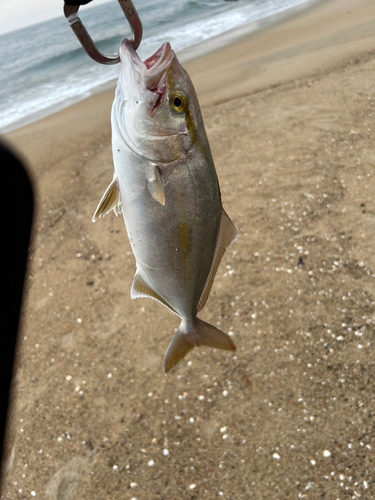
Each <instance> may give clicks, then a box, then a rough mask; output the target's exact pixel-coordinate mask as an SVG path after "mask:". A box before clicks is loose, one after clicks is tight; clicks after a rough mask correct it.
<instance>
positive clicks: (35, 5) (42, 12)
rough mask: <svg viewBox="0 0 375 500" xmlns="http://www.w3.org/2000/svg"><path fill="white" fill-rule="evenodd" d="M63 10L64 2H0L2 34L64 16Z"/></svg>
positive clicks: (15, 0) (0, 30)
mask: <svg viewBox="0 0 375 500" xmlns="http://www.w3.org/2000/svg"><path fill="white" fill-rule="evenodd" d="M108 1H109V0H93V2H91V3H90V4H89V5H84V6H82V7H80V9H89V8H90V7H91V6H92V5H99V4H101V3H106V2H108ZM112 1H115V0H112ZM63 9H64V0H0V34H2V33H6V32H7V31H13V30H17V29H19V28H24V27H25V26H29V25H30V24H36V23H40V22H41V21H46V20H47V19H51V18H53V17H59V16H63V15H64V14H63Z"/></svg>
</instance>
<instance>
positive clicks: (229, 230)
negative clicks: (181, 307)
mask: <svg viewBox="0 0 375 500" xmlns="http://www.w3.org/2000/svg"><path fill="white" fill-rule="evenodd" d="M237 238H238V233H237V230H236V228H235V227H234V224H233V222H232V221H231V220H230V218H229V216H228V214H227V213H226V212H225V210H224V209H223V211H222V213H221V220H220V228H219V235H218V238H217V243H216V248H215V253H214V258H213V260H212V264H211V268H210V272H209V273H208V277H207V280H206V284H205V285H204V288H203V291H202V294H201V297H200V299H199V302H198V306H197V307H198V311H200V310H201V309H203V307H204V306H205V304H206V302H207V299H208V296H209V295H210V291H211V288H212V283H213V282H214V278H215V274H216V271H217V268H218V267H219V264H220V261H221V258H222V257H223V255H224V252H225V250H226V249H227V248H228V247H229V246H230V245H231V244H232V243H233V242H234V241H236V239H237Z"/></svg>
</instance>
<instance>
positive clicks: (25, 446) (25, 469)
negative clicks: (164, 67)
mask: <svg viewBox="0 0 375 500" xmlns="http://www.w3.org/2000/svg"><path fill="white" fill-rule="evenodd" d="M374 19H375V2H374V1H373V0H332V1H327V2H323V3H321V4H319V5H317V6H315V7H313V8H311V9H309V10H308V11H305V12H300V13H298V14H296V15H295V16H293V17H292V18H289V19H287V20H286V21H283V22H282V23H280V24H278V25H276V26H273V27H271V28H268V29H265V30H263V31H259V32H256V33H252V34H250V35H248V36H247V37H245V38H243V39H241V40H240V41H238V42H236V43H235V44H233V45H231V46H229V47H227V48H224V49H221V50H220V51H217V52H215V53H212V54H210V55H208V56H205V57H202V58H199V59H196V60H194V61H191V62H189V63H188V64H186V67H187V69H188V71H189V72H190V74H191V77H192V79H193V81H194V83H195V85H196V88H197V92H198V95H199V98H200V102H201V105H202V110H203V114H204V118H205V123H206V128H207V132H208V135H209V139H210V142H211V146H212V151H213V155H214V158H215V161H216V166H217V172H218V176H219V179H220V183H221V187H222V197H223V203H224V206H225V208H226V210H227V211H228V213H229V214H230V216H231V217H232V219H233V221H234V222H235V224H236V226H237V228H238V231H239V234H240V239H239V240H238V241H237V242H236V243H235V244H234V245H233V246H232V247H231V248H230V249H229V251H228V252H227V253H226V255H225V256H224V258H223V262H222V264H221V266H220V268H219V271H218V274H217V278H216V280H215V284H214V287H213V289H212V292H211V295H210V298H209V300H208V303H207V305H206V307H205V309H204V311H202V315H201V316H202V318H204V319H206V320H208V321H210V322H213V323H214V324H218V325H219V326H220V328H222V329H223V330H224V331H230V332H233V333H232V335H233V339H234V341H235V342H236V344H237V352H236V354H235V355H233V353H226V352H223V351H212V350H210V349H202V348H201V349H195V350H194V351H192V352H191V353H190V354H189V355H188V357H187V358H186V359H185V360H184V361H183V362H181V363H180V364H179V365H178V367H177V368H176V369H175V370H174V371H172V372H171V373H170V374H169V375H168V376H167V377H165V376H164V375H163V372H162V360H163V356H164V353H165V350H166V348H167V346H168V343H169V341H170V339H171V337H172V335H173V331H174V328H175V327H176V326H177V323H178V321H177V319H176V318H175V317H174V315H172V314H171V313H170V312H169V311H167V310H166V309H165V308H163V307H162V306H161V305H160V304H158V303H156V302H153V301H150V300H144V301H132V300H130V296H129V295H130V287H131V283H132V279H133V276H134V268H135V265H134V258H133V256H132V254H131V251H130V246H129V243H128V240H127V236H126V231H125V227H124V224H123V221H122V220H121V219H120V218H119V219H117V218H116V217H114V216H108V217H107V218H105V219H104V220H101V221H99V222H98V223H96V224H92V223H91V216H92V214H93V212H94V210H95V208H96V205H97V202H98V200H99V199H100V197H101V195H102V193H103V192H104V190H105V188H106V187H107V185H108V183H109V182H110V180H111V177H112V168H113V167H112V160H111V146H110V120H109V117H110V105H111V101H112V98H113V91H110V92H106V93H104V94H101V95H98V96H95V97H93V98H90V99H88V100H86V101H84V102H81V103H79V104H76V105H74V106H72V107H70V108H68V109H65V110H63V111H61V112H59V113H57V114H55V115H53V116H50V117H48V118H45V119H43V120H41V121H39V122H37V123H35V124H33V125H30V126H28V127H24V128H23V129H20V130H17V131H15V132H13V133H11V134H9V136H8V139H9V140H10V141H11V143H12V144H13V145H15V146H16V147H17V148H18V150H19V151H20V152H21V153H22V154H23V155H24V157H25V159H26V161H27V163H28V165H29V168H30V172H31V174H32V176H33V178H34V182H35V189H36V198H37V210H36V218H35V224H34V234H33V244H32V251H31V253H30V262H29V272H28V275H27V297H26V300H25V304H24V314H23V327H22V331H21V332H20V343H19V352H18V362H17V369H16V373H15V385H14V406H13V412H12V418H11V425H10V430H9V442H8V462H7V467H8V474H7V476H6V479H5V483H4V492H3V496H2V498H4V499H5V498H6V499H7V500H13V499H29V498H30V497H31V498H33V497H35V498H37V499H45V500H92V499H95V500H117V499H119V500H126V499H129V500H130V499H137V500H143V499H150V500H153V499H194V498H195V499H200V498H204V499H216V498H226V499H256V500H262V499H264V500H271V499H272V500H274V499H280V500H286V499H299V498H306V499H309V500H312V499H320V498H326V499H329V500H336V499H340V500H344V499H349V498H363V499H366V500H367V499H372V498H375V455H374V453H375V427H374V416H375V398H374V389H375V382H374V381H375V364H374V354H373V350H374V345H375V331H374V323H375V317H374V301H375V280H374V277H375V274H374V273H375V253H374V247H375V200H374V192H375V177H374V166H375V152H374V131H375V83H374V82H375V60H374V57H375V21H374ZM8 216H9V214H8ZM166 450H167V451H166Z"/></svg>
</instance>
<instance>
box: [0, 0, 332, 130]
mask: <svg viewBox="0 0 375 500" xmlns="http://www.w3.org/2000/svg"><path fill="white" fill-rule="evenodd" d="M326 1H327V0H306V1H305V2H304V3H302V4H299V5H296V6H293V7H290V8H288V9H285V10H283V11H281V12H277V13H276V14H271V15H269V16H267V17H265V18H263V19H261V20H259V21H254V22H251V23H248V24H245V25H243V26H240V27H238V28H234V29H231V30H228V31H226V32H224V33H220V34H219V35H216V36H214V37H212V38H209V39H207V40H204V41H202V42H199V43H196V44H194V45H191V46H190V47H187V48H185V49H183V50H181V51H178V52H177V53H176V54H177V57H178V58H179V60H180V62H181V63H182V64H186V63H188V62H191V61H192V60H195V59H200V58H202V57H205V56H207V55H209V54H211V53H214V52H217V51H219V50H221V49H222V48H225V47H228V46H230V45H235V44H236V43H238V42H240V41H241V40H243V39H245V38H246V37H248V36H250V35H251V34H252V33H255V32H257V31H261V30H265V29H268V28H271V27H272V26H275V25H277V24H279V23H282V22H284V21H285V20H287V19H288V18H290V17H293V16H294V15H296V14H298V13H300V12H303V11H305V10H308V9H311V8H313V7H314V6H315V5H317V4H319V3H323V2H326ZM328 1H329V0H328ZM82 50H83V49H82ZM87 57H88V56H87ZM116 82H117V79H113V80H109V81H108V82H106V83H104V84H102V85H99V86H98V87H95V88H94V89H93V90H92V91H91V92H89V93H88V94H87V95H84V94H82V95H80V96H77V97H76V98H72V99H70V100H69V102H60V103H57V104H53V105H52V106H50V107H48V108H46V109H43V110H40V111H37V112H35V113H33V114H31V115H29V116H27V117H24V118H21V119H19V120H17V121H15V122H13V123H11V124H10V125H7V126H5V127H3V128H2V129H1V130H0V137H1V136H4V135H6V134H9V133H11V132H14V131H15V130H18V129H20V128H23V127H25V126H27V125H31V124H33V123H35V122H37V121H39V120H42V119H44V118H46V117H48V116H50V115H53V114H55V113H58V112H59V111H62V110H63V109H66V108H69V107H71V106H74V105H76V104H78V103H80V102H82V101H84V100H86V99H90V98H92V97H95V96H97V95H100V94H102V93H104V92H106V91H113V90H114V89H115V87H116Z"/></svg>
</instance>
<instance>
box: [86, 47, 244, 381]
mask: <svg viewBox="0 0 375 500" xmlns="http://www.w3.org/2000/svg"><path fill="white" fill-rule="evenodd" d="M120 58H121V70H120V77H119V80H118V84H117V89H116V96H115V100H114V103H113V107H112V118H111V120H112V151H113V161H114V166H115V172H114V177H113V180H112V182H111V184H110V185H109V187H108V188H107V190H106V192H105V194H104V195H103V198H102V199H101V201H100V203H99V205H98V208H97V209H96V212H95V214H94V216H93V221H94V222H95V221H96V220H97V219H98V218H100V217H103V216H104V215H106V214H107V213H109V212H110V211H111V210H113V211H114V212H115V214H116V215H119V214H120V213H122V214H123V216H124V219H125V224H126V228H127V232H128V236H129V240H130V244H131V246H132V250H133V253H134V256H135V259H136V267H137V270H136V274H135V278H134V282H133V286H132V289H131V298H132V299H138V298H141V297H150V298H152V299H155V300H157V301H159V302H161V303H162V304H163V305H164V306H166V307H167V308H169V309H170V310H171V311H172V312H174V313H175V314H177V315H178V316H179V317H180V318H181V324H180V326H179V328H178V330H177V332H176V334H175V336H174V337H173V339H172V341H171V343H170V345H169V347H168V349H167V352H166V354H165V358H164V372H165V373H167V372H168V371H169V370H171V369H172V368H173V367H174V366H175V365H176V364H177V363H178V362H179V361H180V360H181V359H183V358H184V357H185V356H186V354H187V353H188V352H189V351H190V350H191V349H193V348H194V347H195V346H201V345H205V346H210V347H214V348H218V349H226V350H235V349H236V347H235V345H234V343H233V341H232V340H231V338H230V337H229V336H228V335H227V334H225V333H223V332H222V331H220V330H219V329H217V328H215V327H214V326H212V325H210V324H208V323H206V322H204V321H202V320H201V319H199V318H197V313H198V312H199V311H200V310H201V309H202V308H203V307H204V305H205V303H206V301H207V298H208V295H209V293H210V290H211V287H212V283H213V280H214V277H215V274H216V271H217V268H218V266H219V264H220V260H221V258H222V256H223V254H224V252H225V250H226V248H227V247H228V246H229V245H230V244H231V243H232V242H233V241H235V240H236V239H237V237H238V235H237V231H236V228H235V227H234V225H233V223H232V221H231V220H230V218H229V217H228V215H227V214H226V212H225V211H224V210H223V207H222V204H221V196H220V187H219V183H218V179H217V175H216V171H215V166H214V162H213V159H212V155H211V151H210V146H209V143H208V139H207V136H206V132H205V129H204V125H203V120H202V116H201V111H200V108H199V103H198V99H197V96H196V93H195V90H194V87H193V84H192V82H191V80H190V78H189V75H188V74H187V72H186V71H185V70H184V68H183V67H182V66H181V64H180V63H179V61H178V59H177V57H176V54H175V53H174V51H173V50H172V48H171V46H170V44H169V43H165V44H164V45H162V47H161V48H160V49H159V50H158V51H157V52H155V54H153V55H152V56H151V57H149V58H148V59H147V60H145V61H144V62H142V61H141V59H140V58H139V56H138V55H137V53H136V52H135V50H134V49H133V47H132V44H131V42H129V41H128V40H126V39H125V40H123V42H122V43H121V47H120Z"/></svg>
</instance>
